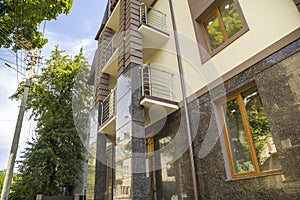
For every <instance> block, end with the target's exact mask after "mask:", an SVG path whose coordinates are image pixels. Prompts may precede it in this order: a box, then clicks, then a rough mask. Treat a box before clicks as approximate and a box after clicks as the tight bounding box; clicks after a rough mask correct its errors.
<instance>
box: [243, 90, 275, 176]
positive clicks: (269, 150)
mask: <svg viewBox="0 0 300 200" xmlns="http://www.w3.org/2000/svg"><path fill="white" fill-rule="evenodd" d="M242 97H243V102H244V105H245V108H246V112H247V117H248V121H249V125H250V129H251V134H252V139H253V143H254V146H255V150H256V155H257V159H258V164H259V166H260V170H261V171H268V170H274V169H280V161H279V159H278V154H277V150H276V147H275V145H274V142H273V138H272V134H271V131H270V127H269V123H268V119H267V117H266V114H265V110H264V108H263V106H262V103H261V99H260V97H259V93H258V91H257V88H252V89H250V90H248V91H246V92H244V93H242Z"/></svg>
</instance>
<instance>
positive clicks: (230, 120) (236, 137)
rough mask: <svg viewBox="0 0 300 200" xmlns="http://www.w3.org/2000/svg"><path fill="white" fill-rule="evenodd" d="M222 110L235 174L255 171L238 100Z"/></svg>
mask: <svg viewBox="0 0 300 200" xmlns="http://www.w3.org/2000/svg"><path fill="white" fill-rule="evenodd" d="M222 109H223V113H226V116H225V119H226V120H225V121H226V127H227V132H228V137H229V142H230V148H231V152H232V159H233V163H234V169H235V172H236V173H237V174H240V173H245V172H251V171H254V167H253V166H254V165H253V162H252V159H251V154H250V150H249V143H248V139H247V136H246V133H245V128H244V125H243V121H242V117H241V112H240V108H239V104H238V100H237V99H233V100H231V101H229V102H227V104H223V106H222Z"/></svg>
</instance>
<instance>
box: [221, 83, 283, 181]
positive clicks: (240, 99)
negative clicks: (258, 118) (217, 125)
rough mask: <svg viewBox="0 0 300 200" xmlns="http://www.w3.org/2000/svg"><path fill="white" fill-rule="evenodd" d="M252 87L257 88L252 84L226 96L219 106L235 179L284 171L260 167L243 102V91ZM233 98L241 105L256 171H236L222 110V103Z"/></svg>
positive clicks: (231, 169)
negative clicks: (263, 169)
mask: <svg viewBox="0 0 300 200" xmlns="http://www.w3.org/2000/svg"><path fill="white" fill-rule="evenodd" d="M251 88H256V89H257V87H256V85H255V84H254V85H251V86H248V87H246V88H244V89H242V90H239V91H238V92H236V93H235V94H234V95H232V96H230V97H228V98H226V99H225V100H223V101H221V102H220V103H219V106H218V109H219V113H220V117H221V120H222V130H223V133H224V139H225V145H226V149H227V154H228V159H229V165H230V171H231V176H232V178H233V179H237V178H245V177H253V176H262V175H268V174H276V173H281V172H282V170H281V169H275V170H268V171H261V170H260V167H259V164H258V158H257V155H256V150H255V146H254V142H253V138H252V134H251V130H250V125H249V120H248V119H247V112H246V108H245V106H244V104H243V97H242V93H243V92H245V91H247V90H249V89H251ZM233 99H237V102H238V105H239V109H240V113H241V117H242V122H243V126H244V130H245V134H246V137H247V140H248V145H249V151H250V155H251V160H252V163H253V167H254V171H252V172H244V173H240V174H237V173H236V172H235V167H234V161H233V156H232V149H231V145H230V138H229V134H228V130H227V125H226V120H225V113H224V112H223V110H222V105H224V104H226V103H227V102H229V101H231V100H233Z"/></svg>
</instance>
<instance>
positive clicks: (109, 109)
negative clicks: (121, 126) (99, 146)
mask: <svg viewBox="0 0 300 200" xmlns="http://www.w3.org/2000/svg"><path fill="white" fill-rule="evenodd" d="M115 119H116V89H113V90H112V91H111V93H110V94H109V95H107V97H106V98H105V99H104V100H103V101H102V102H101V104H100V129H99V132H100V133H106V134H110V135H113V134H115V132H116V120H115Z"/></svg>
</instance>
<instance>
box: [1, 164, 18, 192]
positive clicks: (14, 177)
mask: <svg viewBox="0 0 300 200" xmlns="http://www.w3.org/2000/svg"><path fill="white" fill-rule="evenodd" d="M5 174H6V170H5V169H2V170H0V192H1V191H2V188H3V184H4V179H5ZM17 179H18V174H15V173H14V174H13V178H12V182H11V185H14V184H15V182H16V180H17Z"/></svg>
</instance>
